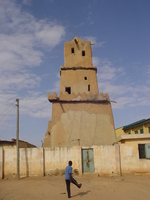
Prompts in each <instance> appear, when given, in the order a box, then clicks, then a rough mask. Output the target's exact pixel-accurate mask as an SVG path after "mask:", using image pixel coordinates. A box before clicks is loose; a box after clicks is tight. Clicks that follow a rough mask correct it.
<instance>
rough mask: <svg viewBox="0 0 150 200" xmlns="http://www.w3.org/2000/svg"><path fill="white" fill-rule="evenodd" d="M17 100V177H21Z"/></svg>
mask: <svg viewBox="0 0 150 200" xmlns="http://www.w3.org/2000/svg"><path fill="white" fill-rule="evenodd" d="M16 101H17V105H16V106H17V128H16V147H17V178H18V179H19V178H20V177H19V99H16Z"/></svg>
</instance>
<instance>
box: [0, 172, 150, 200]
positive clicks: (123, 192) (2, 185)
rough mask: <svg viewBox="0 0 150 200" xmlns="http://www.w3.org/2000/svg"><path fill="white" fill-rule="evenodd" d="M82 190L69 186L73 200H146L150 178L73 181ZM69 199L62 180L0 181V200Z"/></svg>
mask: <svg viewBox="0 0 150 200" xmlns="http://www.w3.org/2000/svg"><path fill="white" fill-rule="evenodd" d="M75 178H76V179H77V181H78V182H82V184H83V186H82V188H81V189H78V188H77V187H76V186H74V185H72V186H71V196H72V199H74V200H77V199H82V200H85V199H86V200H87V199H89V200H97V199H106V200H142V199H144V200H149V199H150V176H146V175H144V176H123V177H98V176H96V175H94V176H82V177H75ZM10 199H11V200H20V199H21V200H32V199H36V200H38V199H39V200H43V199H44V200H50V199H51V200H57V199H61V200H64V199H68V198H67V194H66V185H65V181H64V176H56V177H28V178H24V179H20V180H16V179H4V180H0V200H10Z"/></svg>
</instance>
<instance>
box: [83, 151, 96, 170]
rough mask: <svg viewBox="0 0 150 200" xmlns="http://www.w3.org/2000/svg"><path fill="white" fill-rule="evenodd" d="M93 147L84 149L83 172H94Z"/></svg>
mask: <svg viewBox="0 0 150 200" xmlns="http://www.w3.org/2000/svg"><path fill="white" fill-rule="evenodd" d="M94 171H95V170H94V156H93V149H92V148H90V149H82V172H83V173H84V172H94Z"/></svg>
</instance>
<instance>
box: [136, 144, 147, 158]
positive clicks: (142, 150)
mask: <svg viewBox="0 0 150 200" xmlns="http://www.w3.org/2000/svg"><path fill="white" fill-rule="evenodd" d="M138 150H139V159H143V158H146V159H150V144H138Z"/></svg>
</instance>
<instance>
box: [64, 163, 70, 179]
mask: <svg viewBox="0 0 150 200" xmlns="http://www.w3.org/2000/svg"><path fill="white" fill-rule="evenodd" d="M69 174H72V167H71V166H70V165H68V166H67V167H66V169H65V180H69Z"/></svg>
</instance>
